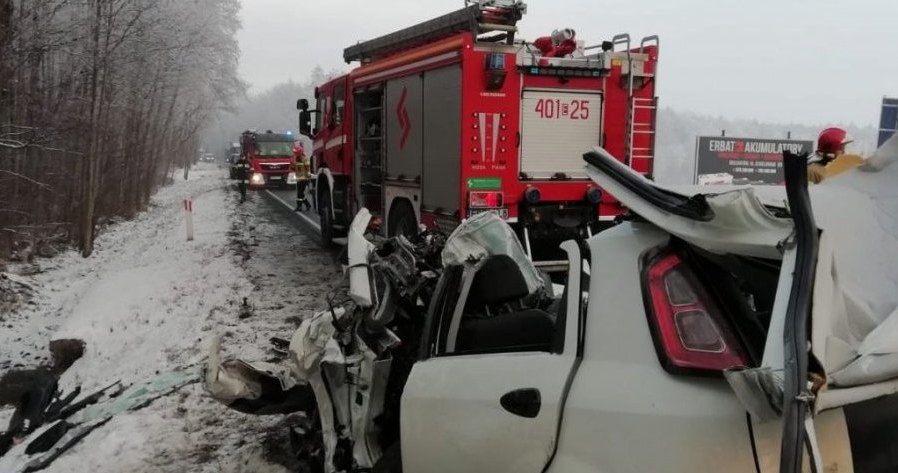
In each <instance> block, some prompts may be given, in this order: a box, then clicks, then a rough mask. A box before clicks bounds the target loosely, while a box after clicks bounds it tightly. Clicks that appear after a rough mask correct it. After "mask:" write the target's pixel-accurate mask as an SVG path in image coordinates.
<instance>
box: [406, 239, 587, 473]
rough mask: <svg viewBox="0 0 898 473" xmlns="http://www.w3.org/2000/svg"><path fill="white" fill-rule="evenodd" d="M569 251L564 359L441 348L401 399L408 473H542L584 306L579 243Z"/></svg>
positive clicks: (562, 314) (574, 360) (562, 317)
mask: <svg viewBox="0 0 898 473" xmlns="http://www.w3.org/2000/svg"><path fill="white" fill-rule="evenodd" d="M562 247H563V248H564V249H565V251H567V252H568V256H569V258H570V261H571V263H570V268H569V275H568V278H569V279H568V280H569V283H568V285H567V288H566V290H565V293H564V294H563V295H562V298H563V299H564V301H565V302H564V304H562V307H561V309H560V310H559V315H558V318H557V319H556V322H555V330H556V331H558V332H560V333H563V339H561V340H560V343H558V344H557V346H559V347H563V348H561V349H559V350H556V351H560V353H552V352H548V351H525V352H522V351H515V350H514V349H508V350H502V351H499V352H496V351H493V352H491V353H485V352H480V353H470V352H468V353H460V352H457V351H453V350H451V349H450V350H447V349H442V350H437V351H438V352H437V353H436V354H435V356H432V357H431V358H429V359H426V360H424V361H420V362H418V363H417V364H415V366H414V368H413V369H412V372H411V375H410V376H409V379H408V382H407V384H406V386H405V390H404V393H403V397H402V415H401V430H402V432H401V434H402V435H401V439H402V456H403V467H404V470H405V471H414V472H446V473H449V472H459V473H461V472H472V471H483V472H487V471H488V472H491V473H503V472H507V473H530V472H532V473H538V472H541V471H543V470H544V469H545V467H546V465H547V464H548V463H549V462H550V461H551V458H552V457H553V455H554V452H555V448H556V443H557V433H558V430H559V426H560V423H561V415H562V412H563V407H564V401H565V398H566V395H567V392H568V389H569V387H570V382H571V380H572V379H573V375H574V373H575V371H576V366H577V364H578V359H579V356H578V352H579V348H580V345H581V344H580V335H579V333H580V326H581V320H580V319H581V316H580V314H582V313H583V309H584V306H585V300H584V299H583V298H582V297H581V295H580V294H581V290H580V288H581V282H582V274H581V273H582V268H583V265H582V261H581V255H580V250H579V248H578V246H577V245H576V244H575V243H574V242H566V243H565V244H564V245H562ZM583 287H586V286H583ZM452 299H454V298H452ZM463 300H464V298H462V300H461V302H459V303H464V302H463ZM447 307H448V309H447V310H445V311H443V312H444V313H443V314H440V313H439V311H435V313H434V314H431V315H432V316H433V317H440V316H445V317H451V316H452V313H453V310H452V309H453V308H454V304H447ZM437 323H439V321H437Z"/></svg>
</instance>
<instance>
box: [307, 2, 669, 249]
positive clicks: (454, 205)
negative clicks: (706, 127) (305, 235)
mask: <svg viewBox="0 0 898 473" xmlns="http://www.w3.org/2000/svg"><path fill="white" fill-rule="evenodd" d="M525 12H526V7H525V5H524V4H523V3H521V2H519V1H511V0H493V1H482V2H479V3H473V4H471V5H469V6H467V7H465V8H464V9H462V10H459V11H456V12H454V13H450V14H448V15H444V16H442V17H439V18H436V19H433V20H430V21H428V22H425V23H422V24H419V25H416V26H413V27H411V28H407V29H404V30H401V31H398V32H395V33H392V34H388V35H386V36H383V37H380V38H377V39H373V40H370V41H366V42H362V43H359V44H357V45H354V46H351V47H349V48H347V49H345V50H344V59H345V60H346V62H347V63H352V62H358V63H359V64H360V65H359V67H357V68H355V69H354V70H352V71H351V72H350V73H348V74H346V75H343V76H341V77H337V78H335V79H332V80H330V81H329V82H327V83H325V84H322V85H320V86H319V87H318V88H317V89H316V91H315V108H314V109H311V107H310V105H309V102H308V101H307V100H304V99H301V100H299V101H298V102H297V108H299V109H300V125H299V126H300V130H301V133H304V134H308V135H309V136H310V137H311V138H312V139H313V140H314V147H313V170H314V172H316V175H317V179H316V188H315V189H316V192H315V197H316V201H317V208H318V212H319V215H320V218H321V232H322V236H323V240H324V241H325V242H326V243H327V242H330V241H331V240H332V238H333V237H335V236H340V234H341V233H344V232H345V231H346V229H347V227H348V224H349V222H351V220H352V217H353V216H354V215H355V213H356V212H357V211H358V209H360V208H361V207H366V208H368V209H369V210H370V211H371V212H372V213H373V214H374V215H377V216H379V217H380V218H381V219H382V220H383V222H384V223H385V224H386V225H385V231H386V233H387V234H388V235H395V234H398V233H404V234H412V233H414V232H416V228H417V227H418V225H420V224H423V225H426V226H429V227H430V226H438V227H440V228H441V229H442V230H444V231H450V230H452V229H453V228H454V227H455V226H456V225H458V223H459V222H460V221H461V220H463V219H465V218H466V217H468V216H471V215H473V214H475V213H478V212H496V213H498V214H500V215H501V216H502V217H503V218H505V219H507V220H508V221H509V222H510V223H512V224H513V226H515V227H516V229H517V231H518V234H519V236H520V237H521V239H522V242H524V245H525V248H527V250H528V251H529V252H530V253H531V256H532V257H533V258H534V260H538V261H539V260H547V259H551V257H552V255H551V253H553V251H557V247H558V243H559V242H560V241H563V240H565V239H569V238H572V237H577V236H588V235H589V234H590V233H591V232H594V231H597V229H599V228H600V227H601V222H603V221H610V220H613V218H614V217H615V216H616V215H618V214H619V213H620V212H621V208H620V207H619V205H618V203H617V202H616V201H615V200H614V199H613V198H612V197H611V196H608V195H603V194H602V192H601V190H600V189H598V188H597V187H595V185H594V184H593V183H592V182H591V181H590V180H589V179H588V178H587V176H586V172H585V167H584V162H583V158H582V156H583V154H584V153H585V152H587V151H590V150H591V149H592V148H593V147H595V146H603V147H604V148H605V149H606V150H608V151H609V152H610V153H612V154H613V155H614V156H617V157H618V158H619V159H621V160H622V161H624V162H625V163H626V164H627V165H629V166H630V167H632V168H634V169H636V170H637V171H639V172H641V173H643V174H644V175H646V176H649V177H651V173H652V167H653V166H652V162H653V157H654V131H655V111H656V109H657V98H656V97H655V80H656V72H657V67H656V64H657V59H658V50H659V47H658V38H657V37H655V36H652V37H647V38H644V39H642V41H640V42H639V44H636V45H634V44H631V39H630V37H629V35H617V36H614V37H613V38H612V39H611V40H609V41H603V42H601V43H599V44H598V45H596V46H585V45H584V44H583V43H582V42H579V43H578V47H577V50H576V51H574V53H573V54H571V55H569V56H567V57H544V56H542V55H541V54H540V52H539V51H538V50H537V48H535V47H534V46H533V45H532V44H531V43H528V42H525V41H520V40H516V39H515V34H516V32H517V27H516V24H517V21H518V20H520V19H521V18H522V16H523V15H524V13H525ZM313 118H314V120H313ZM313 121H314V123H313ZM542 243H547V244H542ZM544 249H545V250H544ZM541 252H545V253H546V254H544V255H540V254H539V253H541Z"/></svg>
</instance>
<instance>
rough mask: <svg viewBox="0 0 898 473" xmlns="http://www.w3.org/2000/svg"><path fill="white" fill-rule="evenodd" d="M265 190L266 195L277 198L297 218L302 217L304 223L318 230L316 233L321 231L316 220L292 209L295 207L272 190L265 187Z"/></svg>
mask: <svg viewBox="0 0 898 473" xmlns="http://www.w3.org/2000/svg"><path fill="white" fill-rule="evenodd" d="M265 192H267V193H268V195H270V196H272V197H274V198H275V200H277V201H278V202H280V203H281V204H282V205H283V206H284V207H287V208H288V209H290V211H291V212H293V213H294V214H296V215H297V216H298V217H299V218H301V219H303V220H304V221H305V222H306V223H308V224H309V225H311V226H312V228H314V229H315V230H317V231H318V233H321V225H319V224H318V222H316V221H314V220H312V219H311V218H310V217H309V216H307V215H306V214H304V213H302V212H296V211H294V209H295V208H296V207H294V206H292V205H290V204H288V203H287V202H284V199H281V198H280V197H278V196H277V194H275V193H274V192H271V191H270V190H268V189H265Z"/></svg>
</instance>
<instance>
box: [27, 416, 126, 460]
mask: <svg viewBox="0 0 898 473" xmlns="http://www.w3.org/2000/svg"><path fill="white" fill-rule="evenodd" d="M111 419H112V416H111V415H108V416H104V417H101V418H98V419H94V420H91V421H88V422H85V423H83V424H81V425H79V426H77V427H75V428H72V429H70V430H69V431H68V432H66V434H65V435H63V436H62V438H61V439H60V440H59V441H58V442H56V444H55V445H54V446H53V448H51V449H49V451H47V453H45V454H43V455H41V456H40V457H38V458H35V459H34V460H32V461H30V462H28V464H27V465H25V468H23V469H22V470H21V473H30V472H33V471H40V470H43V469H44V468H47V467H48V466H50V464H51V463H53V461H54V460H56V459H57V458H59V456H60V455H62V454H63V453H64V452H65V451H66V450H68V449H70V448H72V447H73V446H74V445H75V444H77V443H78V442H80V441H81V439H83V438H84V437H87V435H88V434H90V433H91V432H93V431H94V430H96V429H97V428H98V427H100V426H102V425H103V424H105V423H107V422H109V421H110V420H111Z"/></svg>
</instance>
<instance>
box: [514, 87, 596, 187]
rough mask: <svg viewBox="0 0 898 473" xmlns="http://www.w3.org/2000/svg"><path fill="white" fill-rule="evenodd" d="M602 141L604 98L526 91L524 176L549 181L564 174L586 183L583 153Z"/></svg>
mask: <svg viewBox="0 0 898 473" xmlns="http://www.w3.org/2000/svg"><path fill="white" fill-rule="evenodd" d="M601 140H602V94H601V92H594V91H582V92H581V91H566V90H549V89H531V90H527V89H525V90H524V94H523V99H522V100H521V172H524V173H526V174H527V175H528V176H530V177H531V178H535V179H548V178H551V177H552V176H553V175H555V174H556V173H559V172H562V173H564V174H566V175H567V176H568V177H571V178H578V179H585V178H586V170H585V168H584V166H585V163H584V162H583V153H586V152H587V151H590V150H592V148H593V147H595V146H599V145H600V144H601Z"/></svg>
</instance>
